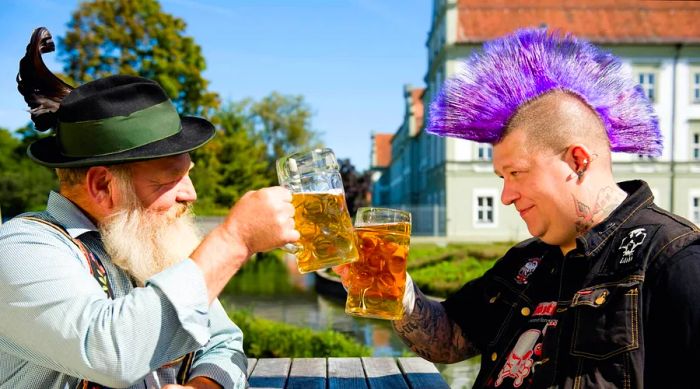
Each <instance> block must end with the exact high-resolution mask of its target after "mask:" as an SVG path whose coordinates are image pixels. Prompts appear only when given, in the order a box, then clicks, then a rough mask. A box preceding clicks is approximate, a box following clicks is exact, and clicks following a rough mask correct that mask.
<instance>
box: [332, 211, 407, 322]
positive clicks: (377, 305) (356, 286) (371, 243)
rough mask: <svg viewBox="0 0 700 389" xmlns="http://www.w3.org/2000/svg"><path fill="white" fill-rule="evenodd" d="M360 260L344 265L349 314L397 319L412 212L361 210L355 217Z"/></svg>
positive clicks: (399, 316)
mask: <svg viewBox="0 0 700 389" xmlns="http://www.w3.org/2000/svg"><path fill="white" fill-rule="evenodd" d="M355 234H356V237H357V244H358V248H359V251H360V259H359V260H358V261H357V262H354V263H351V264H350V265H348V266H347V272H348V273H347V274H348V275H347V278H346V286H347V289H348V297H347V300H346V301H345V312H346V313H347V314H349V315H354V316H363V317H373V318H377V319H389V320H398V319H400V318H401V316H402V315H403V294H404V290H405V289H406V259H407V257H408V248H409V244H410V239H411V213H410V212H407V211H402V210H399V209H390V208H360V209H358V210H357V214H356V215H355Z"/></svg>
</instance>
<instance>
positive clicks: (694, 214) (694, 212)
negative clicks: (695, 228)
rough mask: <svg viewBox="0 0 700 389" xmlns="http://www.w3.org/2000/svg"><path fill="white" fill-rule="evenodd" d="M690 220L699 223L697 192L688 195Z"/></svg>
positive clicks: (699, 198)
mask: <svg viewBox="0 0 700 389" xmlns="http://www.w3.org/2000/svg"><path fill="white" fill-rule="evenodd" d="M690 221H692V222H693V223H695V224H700V196H698V195H697V194H695V195H694V196H693V195H691V197H690Z"/></svg>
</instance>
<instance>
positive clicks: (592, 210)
mask: <svg viewBox="0 0 700 389" xmlns="http://www.w3.org/2000/svg"><path fill="white" fill-rule="evenodd" d="M572 197H573V199H574V208H575V209H576V216H578V217H579V220H577V221H576V232H578V233H579V235H583V234H585V233H586V232H587V231H588V230H590V229H591V228H592V227H593V226H594V225H596V224H597V223H598V222H600V221H601V220H603V219H605V218H606V217H608V215H610V213H611V212H612V211H613V210H614V209H615V208H617V206H618V205H620V203H622V200H624V197H622V198H621V196H620V194H619V193H618V192H617V191H615V190H614V189H613V188H611V187H609V186H606V187H604V188H603V189H601V190H600V192H598V195H597V196H596V202H595V204H594V205H593V207H590V206H588V205H587V204H585V203H584V202H583V201H581V200H579V199H577V198H576V197H575V196H572Z"/></svg>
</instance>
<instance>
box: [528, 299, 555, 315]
mask: <svg viewBox="0 0 700 389" xmlns="http://www.w3.org/2000/svg"><path fill="white" fill-rule="evenodd" d="M556 310H557V302H556V301H548V302H545V303H539V304H538V305H537V308H535V313H533V314H532V316H552V315H554V312H555V311H556Z"/></svg>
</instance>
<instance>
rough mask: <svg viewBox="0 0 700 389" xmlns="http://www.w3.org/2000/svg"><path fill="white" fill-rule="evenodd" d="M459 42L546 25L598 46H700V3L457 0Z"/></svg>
mask: <svg viewBox="0 0 700 389" xmlns="http://www.w3.org/2000/svg"><path fill="white" fill-rule="evenodd" d="M457 6H458V13H459V14H458V18H459V27H458V29H457V41H458V42H461V43H480V42H483V41H486V40H490V39H493V38H496V37H499V36H502V35H506V34H508V33H510V32H512V31H513V30H515V29H517V28H521V27H537V26H541V25H543V24H546V25H547V27H548V28H550V29H559V30H561V31H564V32H571V33H573V34H574V35H577V36H580V37H585V38H587V39H588V40H590V41H593V42H596V43H691V42H692V43H699V42H700V2H695V1H638V0H615V1H611V0H567V1H557V0H490V1H488V2H486V1H483V0H459V1H458V4H457Z"/></svg>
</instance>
